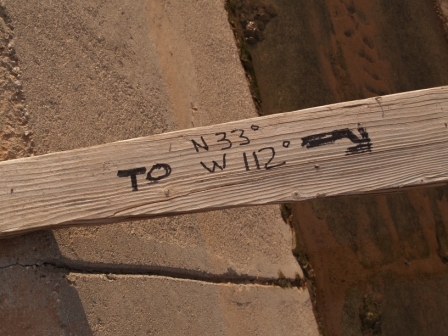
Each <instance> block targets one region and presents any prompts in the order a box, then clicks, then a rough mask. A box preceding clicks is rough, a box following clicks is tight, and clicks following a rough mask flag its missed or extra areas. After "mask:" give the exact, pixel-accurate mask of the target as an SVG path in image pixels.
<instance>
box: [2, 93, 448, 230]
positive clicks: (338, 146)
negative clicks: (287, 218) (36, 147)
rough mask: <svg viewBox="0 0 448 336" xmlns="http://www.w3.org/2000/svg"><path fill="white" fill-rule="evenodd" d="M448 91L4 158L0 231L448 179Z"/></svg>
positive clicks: (357, 102) (377, 188) (352, 103)
mask: <svg viewBox="0 0 448 336" xmlns="http://www.w3.org/2000/svg"><path fill="white" fill-rule="evenodd" d="M447 123H448V87H440V88H433V89H428V90H421V91H414V92H408V93H403V94H396V95H390V96H384V97H376V98H371V99H365V100H359V101H354V102H347V103H341V104H335V105H329V106H323V107H317V108H311V109H306V110H301V111H296V112H290V113H283V114H277V115H272V116H266V117H260V118H253V119H248V120H241V121H235V122H231V123H226V124H220V125H213V126H209V127H201V128H194V129H188V130H183V131H177V132H172V133H167V134H161V135H155V136H149V137H144V138H138V139H132V140H126V141H120V142H116V143H110V144H106V145H101V146H96V147H91V148H85V149H79V150H73V151H67V152H61V153H54V154H48V155H43V156H37V157H31V158H24V159H19V160H12V161H5V162H1V163H0V235H8V234H12V233H17V232H22V231H28V230H34V229H39V228H49V227H50V228H57V227H61V226H67V225H77V224H83V225H86V224H100V223H112V222H117V221H122V220H129V219H138V218H147V217H155V216H163V215H173V214H179V213H188V212H195V211H203V210H208V209H219V208H227V207H235V206H243V205H256V204H267V203H281V202H291V201H300V200H305V199H311V198H315V197H324V196H337V195H348V194H361V193H366V192H384V191H388V190H391V189H397V188H403V187H410V186H419V185H423V184H434V183H446V182H447V181H448V125H447Z"/></svg>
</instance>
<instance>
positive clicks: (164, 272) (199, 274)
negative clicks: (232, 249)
mask: <svg viewBox="0 0 448 336" xmlns="http://www.w3.org/2000/svg"><path fill="white" fill-rule="evenodd" d="M14 266H19V267H23V268H28V267H31V268H37V267H53V268H56V269H58V270H61V271H63V272H66V273H78V274H89V275H90V274H98V275H105V276H106V277H107V278H108V279H109V280H117V278H116V276H119V275H146V276H160V277H166V278H171V279H178V280H193V281H199V282H206V283H212V284H229V283H230V284H234V285H260V286H276V287H281V288H293V287H296V288H299V289H305V288H306V283H305V280H304V279H300V278H298V277H297V278H296V279H289V278H286V277H284V276H283V275H279V278H266V277H256V276H250V275H247V274H242V275H237V273H236V272H235V271H233V270H231V269H229V271H228V272H227V273H224V274H212V273H208V272H203V271H191V270H180V269H175V268H167V267H163V268H161V267H158V269H157V268H156V267H155V268H154V269H143V268H135V267H132V266H127V267H126V265H114V264H108V265H103V266H102V265H97V264H91V265H84V267H83V265H81V263H79V264H73V265H69V264H67V263H63V262H54V261H51V262H49V261H46V262H42V263H35V264H21V263H14V264H9V265H6V266H1V267H0V270H2V269H7V268H10V267H14Z"/></svg>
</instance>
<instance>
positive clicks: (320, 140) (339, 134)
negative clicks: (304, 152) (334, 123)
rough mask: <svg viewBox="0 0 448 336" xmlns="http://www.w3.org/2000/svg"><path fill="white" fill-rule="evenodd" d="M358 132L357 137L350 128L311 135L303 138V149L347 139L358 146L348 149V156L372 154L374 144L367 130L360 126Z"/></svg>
mask: <svg viewBox="0 0 448 336" xmlns="http://www.w3.org/2000/svg"><path fill="white" fill-rule="evenodd" d="M358 132H359V135H360V136H357V135H356V134H355V133H354V132H353V131H352V130H350V129H349V128H344V129H340V130H335V131H331V132H326V133H319V134H313V135H309V136H306V137H304V138H302V147H306V148H314V147H319V146H323V145H330V144H333V143H335V142H336V141H337V140H341V139H344V138H347V139H349V140H350V141H351V142H352V143H354V144H356V146H352V147H348V148H347V150H346V151H345V153H346V155H351V154H360V153H365V152H371V151H372V143H371V141H370V138H369V134H368V133H367V131H366V129H365V128H364V127H361V125H360V124H358Z"/></svg>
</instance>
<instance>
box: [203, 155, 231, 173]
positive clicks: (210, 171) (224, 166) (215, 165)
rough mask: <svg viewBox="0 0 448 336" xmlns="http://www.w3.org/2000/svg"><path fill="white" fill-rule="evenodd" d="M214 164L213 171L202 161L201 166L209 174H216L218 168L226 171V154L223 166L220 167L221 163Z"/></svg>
mask: <svg viewBox="0 0 448 336" xmlns="http://www.w3.org/2000/svg"><path fill="white" fill-rule="evenodd" d="M212 162H213V167H212V169H210V168H208V167H207V166H206V165H205V163H204V162H202V161H201V165H202V167H204V168H205V169H206V170H207V171H208V172H209V173H214V172H215V169H216V167H218V168H219V169H221V170H224V169H225V168H226V154H224V155H223V156H222V166H220V165H219V163H218V162H216V161H212Z"/></svg>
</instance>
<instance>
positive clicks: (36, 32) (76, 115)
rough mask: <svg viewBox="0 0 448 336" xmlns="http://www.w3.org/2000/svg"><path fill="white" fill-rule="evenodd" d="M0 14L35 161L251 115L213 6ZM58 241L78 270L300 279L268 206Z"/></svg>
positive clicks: (11, 8)
mask: <svg viewBox="0 0 448 336" xmlns="http://www.w3.org/2000/svg"><path fill="white" fill-rule="evenodd" d="M5 4H6V9H7V11H8V14H9V15H10V17H11V18H12V20H13V22H14V26H15V29H14V34H15V41H14V44H15V49H16V53H17V54H18V55H19V57H20V67H21V71H22V78H21V81H22V84H23V86H24V89H25V92H26V102H27V105H28V109H29V111H30V128H31V130H32V132H33V140H34V143H35V152H36V154H43V153H47V152H54V151H61V150H68V149H73V148H79V147H87V146H91V145H95V144H100V143H105V142H111V141H116V140H123V139H128V138H133V137H139V136H144V135H150V134H154V133H160V132H165V131H170V130H175V129H182V128H187V127H192V126H200V125H207V124H210V123H220V122H225V121H230V120H236V119H242V118H247V117H252V116H255V115H256V114H255V113H256V112H255V109H254V106H253V104H252V101H251V97H250V93H249V90H248V88H247V83H246V80H245V77H244V74H243V71H242V69H241V65H240V63H239V60H238V57H237V50H236V47H235V43H234V40H233V36H232V33H231V31H230V30H229V27H228V23H227V19H226V13H225V11H224V9H223V4H222V3H221V2H220V1H216V2H214V3H211V2H194V3H191V2H187V1H185V2H182V1H180V2H176V3H175V4H174V3H165V2H158V1H148V2H145V1H131V2H129V3H126V2H123V1H116V2H114V1H108V2H101V1H90V2H85V1H71V2H70V3H65V2H52V1H42V2H39V5H36V4H37V3H36V2H33V1H16V0H15V1H6V2H5ZM210 24H212V26H210ZM55 239H56V241H57V242H58V246H59V249H60V252H61V254H62V256H63V257H65V258H66V259H69V260H73V261H79V262H82V263H86V262H87V263H91V264H95V263H101V264H104V263H106V264H130V265H133V266H134V267H144V268H146V269H149V268H151V267H161V266H163V267H168V268H176V269H185V270H190V271H191V270H196V271H198V272H207V273H214V274H224V273H227V272H228V271H231V272H234V273H238V274H250V275H253V276H260V277H277V274H278V272H279V271H281V272H282V273H283V274H285V275H287V276H288V277H292V278H293V277H295V274H296V273H300V269H299V267H298V265H297V263H296V262H295V260H294V258H293V256H291V253H290V243H289V242H290V232H289V228H288V227H287V226H286V225H285V224H284V223H283V222H282V220H281V218H280V215H279V211H278V207H275V206H273V207H259V208H251V209H235V210H229V211H225V212H212V213H207V214H198V215H189V216H182V217H176V218H164V219H159V220H151V221H143V222H138V223H133V224H118V225H110V226H107V227H97V228H93V229H92V228H81V229H76V228H72V229H68V230H60V231H57V232H55Z"/></svg>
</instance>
